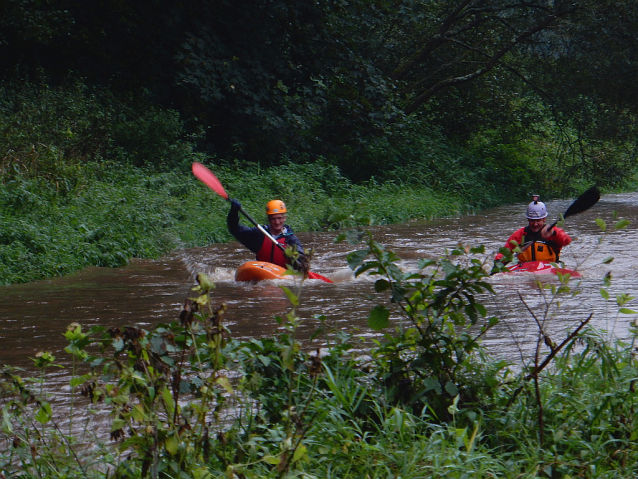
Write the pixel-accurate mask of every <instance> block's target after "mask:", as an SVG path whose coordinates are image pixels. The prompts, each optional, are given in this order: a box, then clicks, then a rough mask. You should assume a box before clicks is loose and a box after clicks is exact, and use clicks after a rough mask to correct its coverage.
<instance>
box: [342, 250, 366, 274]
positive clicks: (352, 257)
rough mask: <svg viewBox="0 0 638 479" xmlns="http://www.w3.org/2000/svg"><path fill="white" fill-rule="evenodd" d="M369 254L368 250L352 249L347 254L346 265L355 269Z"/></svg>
mask: <svg viewBox="0 0 638 479" xmlns="http://www.w3.org/2000/svg"><path fill="white" fill-rule="evenodd" d="M368 254H370V250H367V249H364V250H359V251H353V252H352V253H350V254H349V255H348V258H347V259H348V266H349V267H350V269H351V270H352V271H354V270H355V269H357V268H358V267H359V266H360V265H361V264H362V263H363V260H364V259H365V258H366V256H368Z"/></svg>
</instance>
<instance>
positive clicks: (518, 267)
mask: <svg viewBox="0 0 638 479" xmlns="http://www.w3.org/2000/svg"><path fill="white" fill-rule="evenodd" d="M507 269H509V272H504V273H503V274H516V273H534V274H558V273H560V274H569V275H570V276H571V277H572V278H580V277H581V275H580V273H579V272H578V271H574V270H572V269H568V268H556V267H555V266H553V265H552V263H544V262H542V261H526V262H524V263H516V264H513V265H511V266H507Z"/></svg>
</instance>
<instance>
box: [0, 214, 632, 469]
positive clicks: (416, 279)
mask: <svg viewBox="0 0 638 479" xmlns="http://www.w3.org/2000/svg"><path fill="white" fill-rule="evenodd" d="M624 225H626V222H625V221H620V222H618V223H617V224H616V228H622V227H623V226H624ZM347 236H348V237H349V238H350V239H351V240H353V242H354V241H356V240H357V239H358V238H360V237H366V235H365V234H361V233H360V232H352V233H351V234H348V235H347ZM460 246H461V247H460V248H459V249H457V250H453V251H451V252H450V256H447V257H444V258H439V259H436V260H434V259H432V260H423V261H421V262H420V263H419V265H418V267H417V269H416V270H415V271H402V270H401V269H400V268H399V267H398V265H397V261H399V258H398V257H396V255H395V254H394V253H393V252H392V251H389V250H387V249H386V248H385V247H383V246H382V245H379V244H377V243H375V242H374V241H373V240H372V239H370V238H368V239H367V241H366V245H365V247H364V249H362V250H360V251H355V252H353V253H351V255H350V257H349V261H350V264H351V267H352V268H353V269H355V272H356V274H357V275H360V274H365V273H370V274H373V275H375V277H376V278H377V280H376V282H375V290H376V292H377V298H378V299H379V304H378V306H376V307H375V308H374V309H373V310H372V311H371V312H370V315H369V318H368V325H369V327H370V328H371V329H372V330H376V331H379V332H383V335H382V336H379V337H378V339H377V340H374V342H373V344H368V345H365V346H363V347H364V348H365V349H367V350H369V353H368V354H362V345H361V344H358V343H357V342H355V339H354V337H352V336H350V335H349V334H347V333H345V332H344V331H341V330H338V331H332V330H331V329H330V328H329V327H328V326H329V325H328V324H326V323H325V318H323V317H321V316H317V318H318V319H319V320H320V324H319V326H320V327H319V329H318V330H317V333H316V334H315V335H313V337H312V338H310V339H308V340H306V341H305V342H302V341H300V339H299V338H298V337H297V330H298V327H299V326H300V322H301V321H302V320H301V319H300V318H299V316H298V311H299V308H302V307H303V302H302V301H301V296H302V295H301V292H302V287H303V282H302V281H296V282H295V283H294V284H293V283H288V284H287V285H285V286H282V289H283V290H284V292H285V294H286V296H287V297H288V299H289V300H290V309H289V311H287V312H286V313H285V314H282V315H281V316H278V317H276V318H275V320H276V321H277V322H278V323H279V326H280V327H281V328H280V330H281V334H279V335H278V336H276V337H268V336H267V337H262V338H255V339H252V340H250V341H246V342H240V341H237V340H234V339H233V338H232V336H231V332H230V331H229V330H228V329H227V328H226V327H225V325H224V314H225V311H226V305H224V304H221V305H216V304H215V300H214V289H213V288H214V284H212V283H211V282H210V280H209V279H208V278H207V277H206V276H205V275H203V274H199V275H198V277H197V282H198V284H197V285H196V286H195V287H194V288H193V294H192V295H191V296H190V297H189V298H188V299H187V300H186V301H185V303H184V308H183V310H182V312H181V314H180V317H179V321H178V322H173V323H170V324H160V325H157V326H156V327H155V328H154V329H152V330H150V331H146V330H141V329H139V328H135V327H127V328H106V327H104V326H95V327H93V328H92V329H91V330H90V331H88V332H85V331H83V330H82V327H81V325H79V324H77V323H73V324H71V325H69V327H68V330H67V332H66V334H65V336H66V338H67V340H68V344H69V345H68V347H67V348H66V352H67V353H68V354H69V355H70V357H71V358H73V369H72V371H71V373H72V379H71V381H70V388H71V391H72V392H73V394H74V395H77V394H82V395H84V396H86V398H87V399H86V400H85V401H84V402H76V401H75V400H73V401H72V403H71V405H70V407H71V408H72V411H71V414H70V415H66V414H64V415H60V414H58V413H57V411H56V410H54V409H53V407H52V404H51V403H50V402H49V400H48V398H47V395H46V394H45V393H43V392H42V391H44V390H46V389H47V388H46V387H44V386H45V383H46V376H44V375H43V376H42V377H41V378H40V379H35V380H27V381H25V380H24V379H23V378H21V377H20V376H19V375H18V374H17V372H16V371H12V370H11V369H10V368H8V367H6V366H5V367H3V369H2V373H3V376H2V379H1V380H0V386H2V388H1V389H0V391H2V394H1V396H0V401H1V402H2V404H3V421H2V435H1V436H0V439H1V440H2V444H3V446H2V448H0V459H1V461H0V464H1V465H0V473H2V474H5V475H8V476H11V477H14V475H15V477H23V478H31V477H51V476H54V475H55V476H57V477H87V478H100V477H113V478H140V477H151V478H168V477H171V478H173V477H184V478H186V477H189V478H201V479H204V478H206V479H208V478H213V477H232V478H258V477H260V478H261V477H273V478H284V477H287V478H292V477H304V478H332V477H334V478H337V477H338V478H361V477H435V478H438V477H440V478H443V477H445V478H448V477H459V478H460V477H505V478H516V477H540V478H557V477H561V478H563V477H590V478H603V477H618V478H630V477H634V476H635V473H636V470H637V468H638V450H637V449H636V443H635V437H636V434H638V424H636V420H635V414H633V410H634V409H635V407H636V401H638V396H637V393H636V390H635V387H634V378H635V375H636V373H637V367H638V366H637V365H636V362H635V358H634V355H633V349H634V346H635V344H633V343H632V344H622V343H616V344H610V343H608V342H606V341H605V339H604V338H603V337H602V336H601V335H600V334H598V333H597V332H596V331H593V330H589V329H587V323H588V321H589V319H591V317H590V318H589V319H586V320H584V321H582V322H580V324H579V325H577V326H576V327H575V328H574V329H573V330H572V331H567V332H566V335H565V339H564V340H562V341H561V342H560V343H559V344H556V343H554V342H553V341H552V340H551V338H550V337H549V336H548V335H547V331H546V329H545V328H546V326H547V324H546V321H545V320H544V319H543V320H539V321H538V331H537V338H536V340H535V342H536V344H537V346H536V348H535V352H534V354H532V358H531V359H529V360H525V359H523V358H524V357H525V356H524V355H521V361H522V362H521V363H508V362H506V361H504V360H502V359H496V358H494V357H492V355H491V354H490V353H489V352H488V351H486V350H485V349H484V347H483V346H482V345H481V338H482V337H484V336H485V335H487V334H489V333H490V328H491V327H492V326H493V325H495V324H496V323H497V322H498V319H497V318H496V317H491V316H490V315H489V313H488V310H487V308H486V307H485V306H483V304H482V303H481V299H482V298H485V294H486V293H488V292H489V291H491V287H490V285H489V282H488V281H487V272H486V266H487V265H486V264H484V261H485V260H484V259H482V257H483V256H484V252H483V251H482V248H470V247H469V246H468V247H465V246H463V245H460ZM293 274H297V275H301V274H302V273H293ZM297 279H298V280H301V277H298V278H297ZM610 281H611V280H610V278H606V279H605V286H604V287H603V289H602V290H601V294H602V296H603V298H606V299H608V300H609V299H610V298H609V293H608V292H607V288H608V287H609V285H610ZM538 286H539V288H540V291H539V293H540V294H541V295H542V296H543V297H544V300H545V301H544V304H545V306H544V307H543V308H540V309H538V310H537V311H536V313H535V315H538V316H535V317H536V318H537V319H541V318H545V317H554V318H555V320H557V321H561V318H562V315H565V314H567V315H568V314H569V313H568V312H565V311H562V309H561V308H560V302H561V299H562V298H564V297H565V296H574V295H577V294H578V293H579V284H578V283H575V284H573V283H571V282H570V279H569V277H568V276H564V277H561V278H560V282H559V283H558V284H549V285H545V286H542V285H541V284H540V283H539V285H538ZM385 294H387V295H388V297H387V298H385V297H384V296H385ZM631 299H632V298H631V297H630V296H628V295H624V294H623V295H619V296H618V298H617V301H616V302H617V304H618V306H619V307H620V309H619V312H620V313H629V314H636V312H635V311H632V310H629V309H628V308H626V307H625V305H626V303H627V302H628V301H629V300H631ZM565 319H567V318H565ZM637 333H638V331H633V334H637ZM318 346H319V347H321V349H319V348H318ZM34 362H35V366H36V367H37V368H39V369H41V371H42V372H43V373H44V372H45V371H47V370H48V368H51V367H53V366H57V364H56V360H55V358H54V357H53V356H52V355H51V354H50V353H46V352H43V353H40V354H38V355H37V356H36V357H35V358H34ZM38 389H39V391H38ZM89 400H90V401H89ZM67 407H68V405H67ZM85 409H86V410H85ZM74 414H77V415H78V418H85V419H84V420H88V423H87V424H89V426H88V427H84V428H83V427H82V426H81V425H80V424H77V423H76V422H77V421H78V419H76V417H75V415H74ZM107 415H108V421H106V422H107V424H106V427H102V428H93V427H92V421H94V420H95V421H102V424H104V418H105V417H107ZM60 416H63V417H68V418H69V424H66V423H64V422H62V421H60V419H58V418H59V417H60ZM82 444H84V446H82ZM87 444H90V447H87Z"/></svg>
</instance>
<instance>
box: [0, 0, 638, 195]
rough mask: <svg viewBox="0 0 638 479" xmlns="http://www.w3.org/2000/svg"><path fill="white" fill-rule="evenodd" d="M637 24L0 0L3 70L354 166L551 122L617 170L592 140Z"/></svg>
mask: <svg viewBox="0 0 638 479" xmlns="http://www.w3.org/2000/svg"><path fill="white" fill-rule="evenodd" d="M637 22H638V16H637V13H636V9H635V6H634V5H633V2H629V1H621V2H618V1H613V2H612V1H603V2H601V1H598V0H578V1H562V0H561V1H554V0H552V1H548V0H534V1H525V2H522V1H521V2H519V1H514V2H509V1H504V0H489V1H488V0H463V1H452V0H438V1H434V2H433V1H422V0H399V1H387V0H382V1H371V0H357V1H350V2H341V1H338V0H337V1H334V0H324V1H320V2H313V1H309V0H303V1H300V0H294V1H292V0H249V1H245V2H242V3H241V4H237V3H233V2H229V1H219V2H208V1H204V0H197V1H190V2H182V1H180V2H175V1H167V0H152V1H151V0H145V1H138V2H135V4H134V5H133V4H132V5H129V4H127V3H122V2H120V3H118V2H108V1H96V2H84V1H81V0H62V1H58V2H32V1H30V0H7V1H5V2H3V3H2V5H1V6H0V71H1V72H2V79H8V78H14V79H17V80H19V81H24V80H28V79H31V80H33V79H35V78H36V77H37V76H40V75H45V78H46V81H47V82H48V83H50V84H52V85H58V84H60V83H61V82H63V81H64V80H65V79H66V78H67V77H68V75H69V73H70V72H72V73H73V75H77V76H79V77H80V78H83V79H84V80H85V81H86V83H87V84H88V85H91V86H103V87H107V88H109V89H110V90H111V91H113V92H115V93H117V94H121V93H123V94H125V95H128V98H129V99H130V101H132V102H133V103H135V102H136V100H135V98H138V97H139V96H140V95H143V94H147V95H149V96H150V98H151V102H152V105H154V108H155V109H158V108H159V109H162V110H164V109H172V110H175V111H176V112H178V113H179V115H180V117H181V118H183V120H184V121H185V122H186V124H187V127H188V128H187V131H188V132H189V133H191V134H192V133H197V134H200V137H199V140H198V142H197V146H198V148H199V149H200V151H204V152H206V153H207V154H214V155H217V156H219V157H223V158H238V159H240V160H246V161H250V162H259V163H261V164H262V165H272V164H276V163H278V162H279V161H280V159H281V157H282V156H284V157H286V158H294V159H295V161H297V160H300V161H314V160H315V159H316V158H317V157H320V156H321V157H324V158H328V159H329V160H330V161H331V162H333V163H334V164H337V165H338V166H341V167H344V166H346V165H349V164H355V165H357V166H358V167H359V168H358V169H355V168H352V169H351V170H350V171H349V172H348V173H347V174H348V176H349V177H350V178H351V179H355V180H357V179H368V178H369V177H370V176H371V175H375V176H376V175H378V174H379V173H381V172H383V171H384V165H383V164H379V163H378V164H372V165H369V164H368V160H369V157H367V155H366V154H365V151H366V150H368V149H369V148H370V146H371V145H374V144H375V143H376V142H377V141H379V140H383V141H387V140H388V139H389V141H390V142H391V143H392V144H394V145H401V144H405V139H403V140H402V139H401V138H405V136H406V135H410V136H412V135H415V134H416V137H417V138H420V137H422V136H423V131H440V132H442V133H443V134H444V135H445V136H446V137H448V138H450V139H454V140H455V141H461V142H467V141H470V140H471V139H472V138H473V137H474V136H475V135H479V136H481V135H482V134H483V133H484V132H485V131H498V132H499V134H498V136H499V140H498V141H499V142H504V143H506V144H511V145H514V146H516V145H518V143H519V142H521V141H524V140H528V139H529V138H530V136H535V135H537V134H540V135H541V136H543V134H547V133H548V134H549V135H551V136H555V137H560V139H561V141H562V145H561V148H560V154H561V156H564V157H565V158H564V159H563V162H564V163H566V164H567V165H570V166H576V165H578V166H581V167H583V168H585V170H586V171H579V172H572V173H573V174H576V176H579V175H583V174H586V175H587V176H589V179H590V180H592V179H594V180H596V181H598V180H601V181H605V182H612V183H613V182H618V181H620V180H621V178H619V177H618V175H620V176H622V174H623V169H622V167H623V165H624V164H625V162H627V158H626V157H625V156H626V155H624V153H623V157H625V158H624V159H623V160H620V159H618V158H609V151H606V153H607V155H606V156H605V157H604V158H605V159H604V160H603V161H602V162H603V163H610V164H612V165H614V168H612V170H613V171H612V172H611V173H609V174H607V173H605V171H604V168H601V169H599V170H597V169H596V167H595V164H596V163H600V162H601V158H602V157H601V156H600V154H599V155H598V156H596V152H599V151H600V146H601V145H598V144H597V142H598V141H601V140H603V141H610V142H611V143H612V144H614V143H616V142H619V143H622V142H624V141H626V140H627V138H629V137H630V136H631V135H634V134H635V124H636V122H635V114H636V109H637V107H638V90H637V87H636V85H635V82H634V81H633V79H634V78H635V76H636V69H637V66H638V60H637V58H636V45H635V38H634V35H633V32H634V31H635V30H636V24H637ZM128 101H129V100H127V102H128ZM548 121H551V122H552V123H553V127H554V129H552V130H551V131H547V122H548ZM408 125H413V126H415V127H416V130H414V129H408V130H406V127H407V126H408ZM555 128H558V130H556V129H555ZM539 130H540V131H539ZM407 132H409V133H407ZM395 135H398V136H399V138H397V139H395V138H394V137H395ZM149 140H150V138H149ZM631 147H632V148H633V142H631ZM603 151H605V149H604V148H603ZM152 161H153V162H154V161H155V160H154V159H153V160H152ZM618 161H620V164H619V165H618V167H616V163H617V162H618ZM629 163H631V164H633V161H631V162H629ZM364 164H365V165H366V169H365V170H366V172H367V177H364V178H354V177H353V176H355V172H357V171H359V172H360V171H361V170H362V168H360V166H361V165H364ZM392 166H402V163H401V161H400V159H399V158H397V159H396V161H395V162H393V163H392ZM350 175H352V176H350ZM364 176H366V175H364Z"/></svg>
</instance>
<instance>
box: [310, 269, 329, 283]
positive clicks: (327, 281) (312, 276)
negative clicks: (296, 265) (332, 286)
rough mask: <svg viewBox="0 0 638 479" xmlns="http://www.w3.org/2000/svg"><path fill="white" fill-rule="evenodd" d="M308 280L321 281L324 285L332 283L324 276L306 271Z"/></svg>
mask: <svg viewBox="0 0 638 479" xmlns="http://www.w3.org/2000/svg"><path fill="white" fill-rule="evenodd" d="M308 278H309V279H320V280H321V281H325V282H326V283H332V282H333V281H332V280H331V279H330V278H326V277H325V276H321V275H320V274H317V273H311V272H310V271H308Z"/></svg>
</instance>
